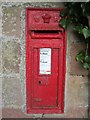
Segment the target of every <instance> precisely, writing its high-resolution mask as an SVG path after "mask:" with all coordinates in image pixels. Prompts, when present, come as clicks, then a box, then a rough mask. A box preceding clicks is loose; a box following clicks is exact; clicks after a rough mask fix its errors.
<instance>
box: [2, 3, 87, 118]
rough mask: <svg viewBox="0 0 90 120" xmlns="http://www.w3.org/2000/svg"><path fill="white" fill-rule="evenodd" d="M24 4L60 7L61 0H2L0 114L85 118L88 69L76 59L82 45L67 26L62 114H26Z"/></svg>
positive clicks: (26, 5)
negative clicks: (26, 0)
mask: <svg viewBox="0 0 90 120" xmlns="http://www.w3.org/2000/svg"><path fill="white" fill-rule="evenodd" d="M27 7H53V8H63V7H64V6H63V4H62V3H55V2H52V3H49V2H47V3H45V2H43V3H39V2H38V3H35V2H34V3H32V2H29V3H28V2H1V4H0V11H1V15H0V23H1V24H0V27H1V29H0V80H2V82H0V85H1V84H2V103H3V104H2V117H3V118H32V117H33V118H42V117H43V118H56V117H57V118H87V117H88V86H87V83H88V71H85V70H84V69H83V68H82V67H81V65H80V64H79V63H77V62H76V61H75V54H76V53H77V51H79V50H81V49H82V45H81V43H80V42H79V38H78V37H77V36H76V35H75V33H74V32H73V31H72V27H73V26H70V27H69V28H68V29H67V54H66V63H67V64H66V80H65V112H64V114H52V115H51V114H44V115H43V114H30V115H29V114H27V113H26V73H25V71H26V66H25V56H26V54H25V50H26V48H25V47H26V46H25V9H26V8H27ZM82 44H83V43H82ZM83 47H85V45H83ZM0 91H1V90H0ZM0 101H1V100H0ZM0 108H1V107H0Z"/></svg>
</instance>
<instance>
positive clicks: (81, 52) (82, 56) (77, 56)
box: [75, 50, 85, 63]
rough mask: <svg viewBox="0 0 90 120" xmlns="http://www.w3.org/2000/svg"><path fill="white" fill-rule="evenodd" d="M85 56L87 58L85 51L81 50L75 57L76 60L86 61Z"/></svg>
mask: <svg viewBox="0 0 90 120" xmlns="http://www.w3.org/2000/svg"><path fill="white" fill-rule="evenodd" d="M84 58H85V51H83V50H82V51H80V52H79V53H78V54H77V55H76V57H75V59H76V61H80V62H82V63H83V62H84Z"/></svg>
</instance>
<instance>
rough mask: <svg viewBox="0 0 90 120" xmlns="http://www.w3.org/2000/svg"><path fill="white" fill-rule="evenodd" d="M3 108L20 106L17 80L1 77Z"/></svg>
mask: <svg viewBox="0 0 90 120" xmlns="http://www.w3.org/2000/svg"><path fill="white" fill-rule="evenodd" d="M2 100H3V107H8V106H9V107H10V106H11V107H13V106H14V107H15V106H16V107H17V108H21V106H22V92H21V82H20V80H19V79H18V78H16V77H15V78H14V77H12V78H10V77H8V78H7V77H3V80H2Z"/></svg>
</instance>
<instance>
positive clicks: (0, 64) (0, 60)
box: [0, 41, 2, 73]
mask: <svg viewBox="0 0 90 120" xmlns="http://www.w3.org/2000/svg"><path fill="white" fill-rule="evenodd" d="M0 73H2V41H0Z"/></svg>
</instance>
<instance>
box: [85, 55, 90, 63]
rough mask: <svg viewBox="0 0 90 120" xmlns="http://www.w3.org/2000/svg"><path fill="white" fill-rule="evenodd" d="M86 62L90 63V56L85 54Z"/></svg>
mask: <svg viewBox="0 0 90 120" xmlns="http://www.w3.org/2000/svg"><path fill="white" fill-rule="evenodd" d="M85 62H88V63H90V56H88V55H87V56H85Z"/></svg>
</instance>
